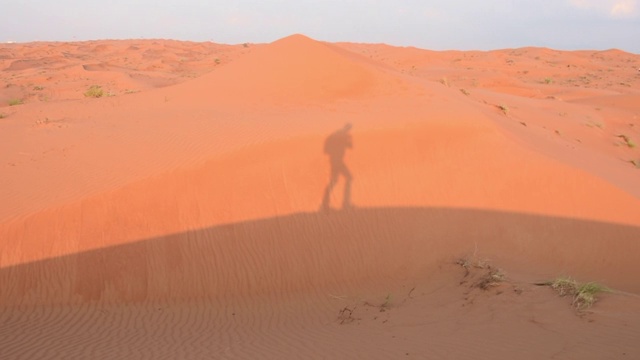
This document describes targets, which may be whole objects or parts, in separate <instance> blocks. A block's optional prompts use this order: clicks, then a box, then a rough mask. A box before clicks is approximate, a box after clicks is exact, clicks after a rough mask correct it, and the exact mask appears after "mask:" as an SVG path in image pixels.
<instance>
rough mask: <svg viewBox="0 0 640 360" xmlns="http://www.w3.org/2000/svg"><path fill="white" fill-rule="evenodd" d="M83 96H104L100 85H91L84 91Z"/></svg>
mask: <svg viewBox="0 0 640 360" xmlns="http://www.w3.org/2000/svg"><path fill="white" fill-rule="evenodd" d="M84 96H86V97H92V98H99V97H103V96H104V90H102V86H99V85H91V86H90V87H89V89H88V90H87V91H85V93H84Z"/></svg>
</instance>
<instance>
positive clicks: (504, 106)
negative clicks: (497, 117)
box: [498, 104, 509, 115]
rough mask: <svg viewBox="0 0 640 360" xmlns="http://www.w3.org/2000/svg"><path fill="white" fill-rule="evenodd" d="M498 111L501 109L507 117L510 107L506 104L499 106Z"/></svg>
mask: <svg viewBox="0 0 640 360" xmlns="http://www.w3.org/2000/svg"><path fill="white" fill-rule="evenodd" d="M498 109H500V110H501V111H502V112H503V113H504V114H505V115H508V114H509V107H508V106H507V105H504V104H500V105H498Z"/></svg>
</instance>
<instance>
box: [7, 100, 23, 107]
mask: <svg viewBox="0 0 640 360" xmlns="http://www.w3.org/2000/svg"><path fill="white" fill-rule="evenodd" d="M22 104H24V102H23V101H22V99H11V100H9V106H15V105H22Z"/></svg>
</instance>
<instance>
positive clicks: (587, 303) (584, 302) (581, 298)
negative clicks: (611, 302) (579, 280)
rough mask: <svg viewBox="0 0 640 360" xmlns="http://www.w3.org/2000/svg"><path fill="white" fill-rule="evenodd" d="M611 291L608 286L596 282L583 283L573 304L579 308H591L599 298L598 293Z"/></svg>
mask: <svg viewBox="0 0 640 360" xmlns="http://www.w3.org/2000/svg"><path fill="white" fill-rule="evenodd" d="M610 291H611V290H609V288H607V287H606V286H603V285H600V284H598V283H595V282H588V283H585V284H581V285H579V286H578V288H577V289H576V294H575V296H574V297H573V302H572V304H573V306H575V307H576V308H577V309H579V310H582V309H587V308H590V307H591V306H593V304H594V303H595V302H596V300H597V298H596V295H598V294H600V293H603V292H610Z"/></svg>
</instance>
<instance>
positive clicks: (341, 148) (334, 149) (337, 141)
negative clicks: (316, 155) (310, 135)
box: [320, 124, 353, 211]
mask: <svg viewBox="0 0 640 360" xmlns="http://www.w3.org/2000/svg"><path fill="white" fill-rule="evenodd" d="M351 127H352V126H351V124H346V125H345V126H344V127H343V128H342V129H340V130H337V131H336V132H334V133H332V134H331V135H329V136H328V137H327V138H326V139H325V142H324V153H325V154H327V156H328V157H329V164H330V166H331V176H330V178H329V183H328V184H327V187H326V188H325V190H324V195H323V197H322V205H321V207H320V210H321V211H329V210H330V209H331V204H330V202H331V192H332V191H333V188H334V187H335V185H336V184H337V182H338V179H339V177H340V176H342V177H343V178H344V181H345V183H344V193H343V199H342V209H348V208H351V207H352V204H351V182H352V181H353V176H352V175H351V171H349V168H348V167H347V165H346V164H345V163H344V155H345V152H346V151H347V149H352V148H353V140H352V138H351V134H350V133H349V131H350V130H351Z"/></svg>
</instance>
